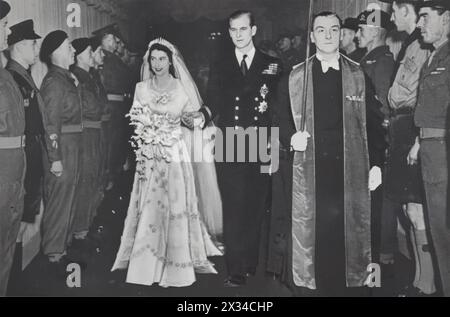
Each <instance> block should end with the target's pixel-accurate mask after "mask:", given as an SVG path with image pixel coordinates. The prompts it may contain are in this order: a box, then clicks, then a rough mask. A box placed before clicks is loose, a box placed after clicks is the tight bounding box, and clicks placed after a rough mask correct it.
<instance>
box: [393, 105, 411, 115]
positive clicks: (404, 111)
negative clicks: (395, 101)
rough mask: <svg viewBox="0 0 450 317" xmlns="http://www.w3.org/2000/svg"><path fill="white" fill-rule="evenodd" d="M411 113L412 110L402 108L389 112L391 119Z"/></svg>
mask: <svg viewBox="0 0 450 317" xmlns="http://www.w3.org/2000/svg"><path fill="white" fill-rule="evenodd" d="M413 113H414V109H413V108H409V107H403V108H399V109H394V110H391V117H395V116H400V115H411V114H413Z"/></svg>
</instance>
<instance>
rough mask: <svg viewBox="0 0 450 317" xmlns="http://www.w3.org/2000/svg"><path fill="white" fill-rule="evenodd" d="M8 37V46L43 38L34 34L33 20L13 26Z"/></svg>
mask: <svg viewBox="0 0 450 317" xmlns="http://www.w3.org/2000/svg"><path fill="white" fill-rule="evenodd" d="M10 29H11V34H10V35H9V36H8V45H14V44H16V43H19V42H20V41H23V40H37V39H40V38H41V37H40V36H39V35H37V34H36V33H35V32H34V23H33V20H25V21H22V22H20V23H17V24H15V25H13V26H11V28H10Z"/></svg>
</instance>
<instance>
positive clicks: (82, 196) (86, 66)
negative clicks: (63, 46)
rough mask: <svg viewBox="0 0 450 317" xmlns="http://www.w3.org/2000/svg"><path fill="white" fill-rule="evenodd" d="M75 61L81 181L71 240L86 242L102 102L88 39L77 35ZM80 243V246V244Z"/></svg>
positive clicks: (96, 184) (95, 190)
mask: <svg viewBox="0 0 450 317" xmlns="http://www.w3.org/2000/svg"><path fill="white" fill-rule="evenodd" d="M72 46H73V48H74V49H75V59H76V64H75V65H74V67H73V68H72V73H73V74H74V75H75V76H76V77H77V79H78V82H79V89H80V90H81V101H82V107H83V111H82V113H83V134H82V149H83V150H82V156H81V164H80V166H81V169H80V181H79V182H78V188H77V191H76V197H75V203H74V210H75V218H74V224H73V232H74V239H75V241H77V242H82V241H86V238H87V234H88V232H89V228H90V226H91V225H92V222H93V220H94V217H95V214H96V210H97V207H98V201H99V199H100V198H99V195H100V185H101V184H100V183H101V178H100V167H101V160H100V144H101V143H100V138H101V128H102V121H101V118H102V110H103V109H102V104H101V101H100V100H99V98H98V93H97V90H96V84H95V81H94V78H93V77H92V76H91V74H90V73H89V71H90V69H91V68H92V67H94V57H93V53H92V46H91V42H90V40H89V39H88V38H79V39H76V40H74V41H73V42H72ZM81 246H82V245H80V247H81Z"/></svg>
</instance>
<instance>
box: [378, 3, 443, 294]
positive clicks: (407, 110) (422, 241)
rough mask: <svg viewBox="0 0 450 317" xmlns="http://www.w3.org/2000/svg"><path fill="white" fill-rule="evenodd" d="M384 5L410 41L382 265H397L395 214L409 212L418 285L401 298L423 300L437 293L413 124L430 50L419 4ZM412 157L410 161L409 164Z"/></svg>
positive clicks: (399, 71) (397, 108) (394, 118)
mask: <svg viewBox="0 0 450 317" xmlns="http://www.w3.org/2000/svg"><path fill="white" fill-rule="evenodd" d="M383 1H384V2H389V3H392V8H393V13H392V19H393V21H394V23H395V24H396V26H397V30H398V31H400V32H406V33H407V34H408V37H407V38H406V41H405V42H404V43H403V45H402V48H401V50H400V53H399V55H398V60H397V62H396V65H395V71H394V75H393V78H394V81H393V84H392V87H391V89H390V90H389V95H388V100H389V106H390V111H391V116H390V120H389V121H390V124H389V140H390V145H389V155H388V159H387V164H386V176H385V180H386V181H385V188H384V192H385V194H384V201H383V209H382V215H381V255H380V261H381V263H383V264H391V263H393V262H394V253H395V251H396V245H395V243H396V234H397V216H398V215H401V214H402V213H403V208H405V210H406V216H407V218H408V219H409V221H408V222H409V223H408V228H407V230H408V229H409V234H410V237H411V242H412V247H413V251H414V257H415V266H416V272H415V278H414V282H413V283H412V285H408V286H407V287H406V288H405V289H404V290H402V291H401V292H400V296H421V295H426V294H433V293H434V292H435V291H436V289H435V283H434V269H433V263H432V257H431V253H430V248H429V246H428V238H427V230H426V226H425V219H424V214H423V203H424V195H423V186H422V175H421V173H420V166H419V165H418V160H417V153H418V152H417V151H418V146H419V144H418V142H419V140H418V138H417V129H416V127H415V125H414V109H415V107H416V104H417V92H418V89H417V88H418V87H417V86H418V84H419V76H420V70H421V69H422V66H423V65H424V63H425V61H426V60H427V59H428V57H429V56H430V53H431V52H430V49H429V47H428V46H426V45H424V44H423V43H422V36H421V35H420V30H419V29H418V28H417V20H418V15H417V11H416V9H417V8H416V5H417V3H419V1H420V0H396V1H393V0H383ZM410 153H411V156H410V158H409V159H408V160H406V159H405V158H407V157H408V156H409V154H410ZM402 223H404V222H402Z"/></svg>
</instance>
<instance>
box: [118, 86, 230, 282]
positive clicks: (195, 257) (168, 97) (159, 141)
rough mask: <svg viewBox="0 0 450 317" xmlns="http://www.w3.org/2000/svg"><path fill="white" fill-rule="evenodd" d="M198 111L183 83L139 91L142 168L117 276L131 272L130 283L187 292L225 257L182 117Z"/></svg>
mask: <svg viewBox="0 0 450 317" xmlns="http://www.w3.org/2000/svg"><path fill="white" fill-rule="evenodd" d="M190 111H194V109H193V108H192V104H191V102H190V100H189V97H188V95H187V93H186V91H185V89H184V87H183V85H182V84H181V82H180V80H179V79H175V78H173V79H172V81H171V84H170V85H169V88H168V89H166V91H159V90H158V89H157V88H156V85H155V84H154V81H153V79H149V80H145V81H143V82H140V83H138V84H137V86H136V93H135V99H134V103H133V106H132V108H131V111H130V114H129V116H130V119H131V121H132V124H133V125H134V126H135V136H134V137H133V142H134V143H135V145H136V157H137V166H136V174H135V180H134V185H133V191H132V194H131V200H130V205H129V209H128V215H127V218H126V220H125V227H124V232H123V235H122V240H121V245H120V248H119V252H118V254H117V258H116V261H115V264H114V266H113V269H112V270H116V269H125V268H127V267H128V273H127V279H126V281H127V282H128V283H133V284H142V285H152V284H154V283H159V285H160V286H162V287H169V286H175V287H183V286H189V285H191V284H193V283H194V282H195V280H196V279H195V273H196V272H197V273H217V272H216V270H215V269H214V267H213V264H212V263H211V262H210V261H209V260H208V259H207V257H208V256H219V255H222V254H221V252H220V251H219V250H218V249H217V248H216V246H215V245H214V243H213V242H212V240H211V238H210V236H209V234H208V232H207V229H206V227H205V224H204V222H203V220H202V216H201V213H199V210H198V202H197V200H198V199H197V195H196V188H195V179H194V171H193V167H192V164H191V163H190V154H189V149H188V146H187V144H188V143H187V142H186V141H185V137H186V133H189V132H186V131H187V130H186V129H185V128H183V127H182V126H181V115H182V114H183V113H184V112H190Z"/></svg>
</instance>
